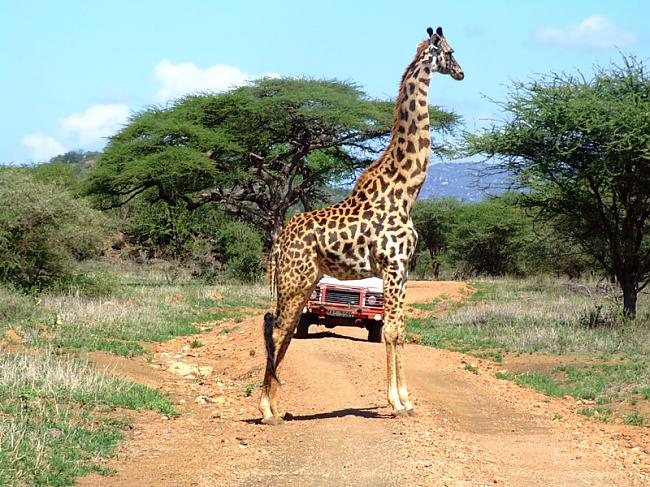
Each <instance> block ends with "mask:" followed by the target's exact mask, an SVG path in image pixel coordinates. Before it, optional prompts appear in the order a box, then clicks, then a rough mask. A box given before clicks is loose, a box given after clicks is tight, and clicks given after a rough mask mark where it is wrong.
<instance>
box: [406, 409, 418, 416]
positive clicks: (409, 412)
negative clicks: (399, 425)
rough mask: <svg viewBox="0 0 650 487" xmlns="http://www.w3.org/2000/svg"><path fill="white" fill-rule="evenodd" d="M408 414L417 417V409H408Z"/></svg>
mask: <svg viewBox="0 0 650 487" xmlns="http://www.w3.org/2000/svg"><path fill="white" fill-rule="evenodd" d="M406 414H408V415H409V416H415V415H416V414H415V409H413V408H411V409H407V410H406Z"/></svg>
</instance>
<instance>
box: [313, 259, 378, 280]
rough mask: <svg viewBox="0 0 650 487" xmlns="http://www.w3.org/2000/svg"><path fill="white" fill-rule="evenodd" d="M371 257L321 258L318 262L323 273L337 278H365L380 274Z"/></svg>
mask: <svg viewBox="0 0 650 487" xmlns="http://www.w3.org/2000/svg"><path fill="white" fill-rule="evenodd" d="M373 264H374V263H373V262H371V259H369V258H368V257H366V258H359V257H358V258H346V257H345V256H338V258H336V259H334V258H327V257H326V258H323V259H322V260H321V262H320V269H321V270H322V271H323V273H324V274H327V275H328V276H331V277H335V278H337V279H342V280H347V279H365V278H366V277H373V276H378V277H381V276H380V273H379V271H378V269H377V268H376V266H375V265H373Z"/></svg>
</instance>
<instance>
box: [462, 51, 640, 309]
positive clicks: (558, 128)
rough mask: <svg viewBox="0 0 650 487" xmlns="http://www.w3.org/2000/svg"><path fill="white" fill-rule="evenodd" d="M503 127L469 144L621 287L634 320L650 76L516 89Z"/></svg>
mask: <svg viewBox="0 0 650 487" xmlns="http://www.w3.org/2000/svg"><path fill="white" fill-rule="evenodd" d="M499 105H500V107H501V108H502V110H503V111H504V112H505V114H506V119H505V120H504V121H503V122H502V123H501V124H500V125H498V126H494V127H492V128H490V129H487V130H485V131H483V132H482V133H480V134H476V135H468V136H467V139H466V140H467V150H468V152H469V153H470V154H485V155H487V156H489V157H495V158H496V160H497V165H496V167H498V168H507V169H508V170H510V171H512V173H513V174H514V175H515V176H516V178H517V180H518V182H519V183H520V184H521V185H522V186H524V187H525V188H527V191H526V192H525V193H524V197H523V201H524V204H526V205H528V206H530V207H534V208H537V209H539V210H540V211H541V213H540V214H541V216H543V217H545V218H547V219H548V220H549V221H551V222H552V223H553V224H554V227H555V228H556V229H557V231H559V232H562V234H563V235H566V236H567V237H568V238H570V239H572V240H573V241H574V242H576V243H577V244H579V245H580V246H581V247H582V249H583V250H584V252H585V253H586V254H587V255H589V256H591V257H592V258H593V259H595V260H596V261H597V262H598V263H599V264H600V265H601V266H602V267H603V269H605V270H606V271H607V272H608V273H609V274H610V275H611V276H614V277H615V278H616V279H617V281H618V282H619V284H620V286H621V288H622V291H623V299H624V309H625V312H626V314H627V315H628V316H631V317H633V316H634V315H635V311H636V299H637V294H638V292H639V291H640V290H641V289H643V287H645V286H646V285H647V283H648V280H649V278H650V242H649V241H648V230H649V228H648V226H649V225H648V215H649V212H650V77H649V76H648V73H647V72H646V70H645V68H644V66H643V64H642V63H641V62H639V61H637V60H636V59H634V58H624V59H623V65H622V66H619V65H612V66H611V67H609V68H607V69H605V68H597V69H596V71H595V73H594V76H593V77H592V78H591V79H586V78H585V77H583V76H574V75H567V74H552V75H549V76H544V77H541V78H540V79H539V80H536V81H532V82H528V83H516V84H515V85H514V88H513V90H512V91H511V93H510V96H509V98H508V100H507V101H505V102H502V103H500V104H499Z"/></svg>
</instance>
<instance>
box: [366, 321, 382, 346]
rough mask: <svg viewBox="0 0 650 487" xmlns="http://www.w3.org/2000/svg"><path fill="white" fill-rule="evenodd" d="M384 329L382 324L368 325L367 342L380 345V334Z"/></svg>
mask: <svg viewBox="0 0 650 487" xmlns="http://www.w3.org/2000/svg"><path fill="white" fill-rule="evenodd" d="M383 329H384V324H383V323H382V322H379V323H372V324H370V325H368V341H369V342H373V343H381V332H382V330H383Z"/></svg>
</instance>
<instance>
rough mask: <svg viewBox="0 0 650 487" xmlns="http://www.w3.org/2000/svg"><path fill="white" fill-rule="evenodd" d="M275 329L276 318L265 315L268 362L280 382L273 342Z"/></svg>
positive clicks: (265, 341)
mask: <svg viewBox="0 0 650 487" xmlns="http://www.w3.org/2000/svg"><path fill="white" fill-rule="evenodd" d="M274 327H275V318H274V317H273V314H272V313H266V314H265V315H264V344H265V346H266V362H267V365H268V368H269V370H270V371H271V375H272V376H273V378H274V379H275V380H276V381H278V383H279V382H280V379H278V376H277V373H276V364H275V343H274V342H273V328H274Z"/></svg>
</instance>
